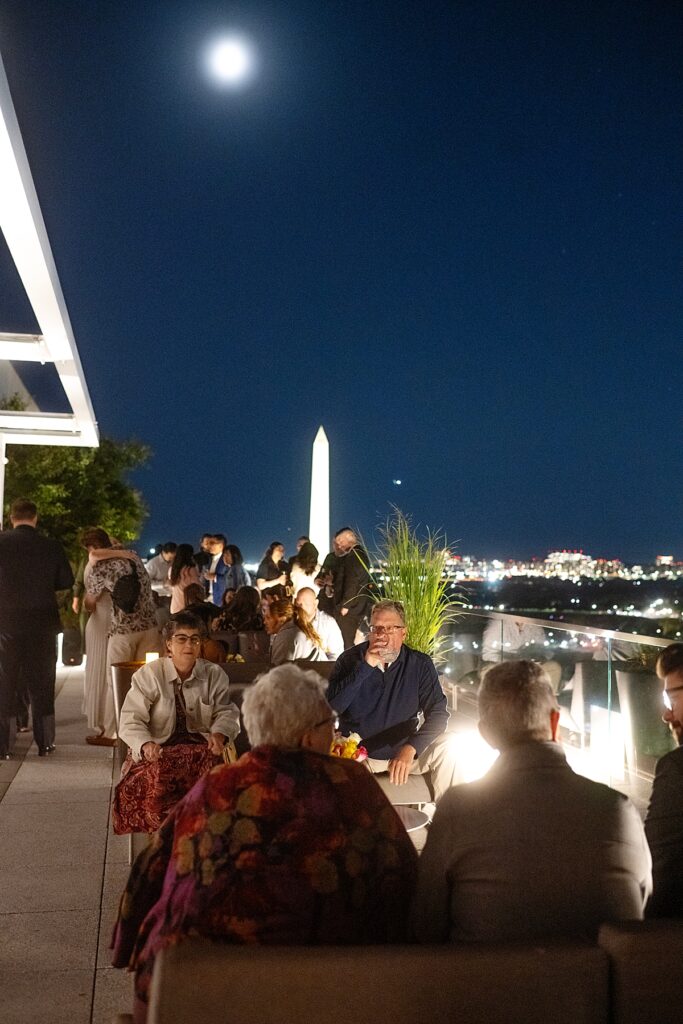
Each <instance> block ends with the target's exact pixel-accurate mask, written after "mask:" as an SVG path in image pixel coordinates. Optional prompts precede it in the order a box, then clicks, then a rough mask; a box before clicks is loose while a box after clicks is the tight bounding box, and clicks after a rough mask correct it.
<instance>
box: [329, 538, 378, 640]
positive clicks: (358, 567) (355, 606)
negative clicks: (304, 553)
mask: <svg viewBox="0 0 683 1024" xmlns="http://www.w3.org/2000/svg"><path fill="white" fill-rule="evenodd" d="M334 546H335V550H336V551H337V552H338V553H339V556H340V563H341V564H340V568H339V572H338V576H337V580H336V581H335V587H334V603H335V611H336V618H337V622H338V623H339V628H340V629H341V632H342V636H343V638H344V648H345V649H347V650H348V648H349V647H353V645H354V644H355V642H356V630H357V629H358V627H359V626H361V625H362V624H363V623H364V622H365V620H366V618H367V616H368V615H369V613H370V609H371V608H372V598H371V596H370V595H371V593H372V587H373V583H372V577H371V576H370V573H369V572H368V566H369V565H370V559H369V558H368V555H367V552H366V551H365V550H364V549H363V548H362V547H361V545H360V541H359V540H358V537H357V536H356V534H355V533H354V532H353V530H351V529H349V527H347V526H345V527H344V528H343V529H341V530H339V531H338V532H337V533H335V535H334Z"/></svg>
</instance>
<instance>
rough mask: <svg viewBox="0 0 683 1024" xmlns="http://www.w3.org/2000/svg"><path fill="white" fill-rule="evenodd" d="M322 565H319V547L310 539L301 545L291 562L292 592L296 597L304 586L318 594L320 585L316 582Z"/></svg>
mask: <svg viewBox="0 0 683 1024" xmlns="http://www.w3.org/2000/svg"><path fill="white" fill-rule="evenodd" d="M319 570H320V566H319V565H318V549H317V548H316V547H315V545H314V544H311V543H310V541H307V542H306V543H305V544H303V545H302V546H301V549H300V551H299V553H298V554H296V555H295V556H294V558H292V559H291V561H290V563H289V576H290V579H291V581H292V594H293V596H294V597H296V595H297V594H298V593H299V591H300V590H301V589H302V587H308V588H309V590H313V591H315V593H316V594H317V593H318V591H319V590H320V587H319V586H318V584H317V583H316V579H317V576H318V572H319Z"/></svg>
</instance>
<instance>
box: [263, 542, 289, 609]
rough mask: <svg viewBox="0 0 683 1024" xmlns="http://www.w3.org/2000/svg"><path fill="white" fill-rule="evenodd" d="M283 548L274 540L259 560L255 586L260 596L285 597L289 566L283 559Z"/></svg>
mask: <svg viewBox="0 0 683 1024" xmlns="http://www.w3.org/2000/svg"><path fill="white" fill-rule="evenodd" d="M284 554H285V548H284V544H281V543H280V541H279V540H274V541H273V543H272V544H271V545H269V547H268V548H267V550H266V553H265V555H264V556H263V558H262V559H261V564H260V565H259V567H258V569H257V570H256V586H257V587H258V589H259V590H260V591H261V593H262V594H264V593H266V592H268V595H269V596H270V597H273V596H274V597H286V596H287V582H288V576H287V574H288V571H289V566H288V565H287V562H286V561H285V559H284Z"/></svg>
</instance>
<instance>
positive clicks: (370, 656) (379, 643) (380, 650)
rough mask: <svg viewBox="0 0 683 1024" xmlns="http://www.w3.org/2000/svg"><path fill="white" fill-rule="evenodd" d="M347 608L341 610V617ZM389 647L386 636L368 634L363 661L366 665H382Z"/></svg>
mask: <svg viewBox="0 0 683 1024" xmlns="http://www.w3.org/2000/svg"><path fill="white" fill-rule="evenodd" d="M345 611H348V608H342V615H343V614H344V612H345ZM388 646H389V638H388V637H387V635H386V634H384V635H383V636H378V635H377V633H371V634H370V642H369V643H368V649H367V651H366V652H365V660H366V661H367V663H368V665H373V666H374V667H377V666H378V665H382V664H383V663H384V654H385V652H386V650H387V648H388Z"/></svg>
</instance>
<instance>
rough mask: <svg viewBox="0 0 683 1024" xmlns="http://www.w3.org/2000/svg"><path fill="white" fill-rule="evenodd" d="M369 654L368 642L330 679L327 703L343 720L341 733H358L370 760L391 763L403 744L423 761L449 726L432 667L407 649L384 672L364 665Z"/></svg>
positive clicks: (347, 656)
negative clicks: (429, 748) (420, 716)
mask: <svg viewBox="0 0 683 1024" xmlns="http://www.w3.org/2000/svg"><path fill="white" fill-rule="evenodd" d="M367 649H368V644H367V642H366V643H362V644H357V646H356V647H351V648H350V650H348V651H344V653H343V654H342V655H340V657H339V658H338V659H337V663H336V665H335V667H334V671H333V672H332V675H331V677H330V685H329V687H328V690H327V699H328V701H329V702H330V704H331V705H332V707H333V708H334V710H335V711H337V712H338V714H339V717H340V719H341V730H342V732H343V733H344V735H348V734H349V733H350V732H357V733H359V734H360V736H361V738H362V740H363V746H364V747H365V749H366V750H367V752H368V754H370V756H371V757H376V758H382V759H385V758H386V759H388V758H391V757H393V756H394V754H396V753H397V752H398V751H399V750H400V749H401V747H402V746H403V745H404V744H405V743H410V744H411V745H412V746H413V747H415V750H416V751H417V754H418V755H420V754H421V753H422V752H423V750H425V749H426V748H427V747H428V746H429V744H430V743H432V742H433V741H434V740H435V739H436V738H437V736H440V735H441V733H443V732H445V731H446V726H447V725H448V718H449V715H448V707H447V702H446V697H445V695H444V692H443V690H442V689H441V684H440V683H439V677H438V675H437V674H436V669H435V668H434V663H433V662H432V659H431V658H429V657H428V656H427V655H426V654H421V653H420V651H413V650H412V648H410V647H406V645H405V644H403V646H402V647H401V652H400V654H399V656H398V658H397V659H396V661H395V662H394V663H393V665H390V666H389V668H388V669H387V670H386V672H382V670H381V669H379V668H374V667H373V666H372V665H368V663H367V662H366V660H365V652H366V651H367ZM420 712H421V713H422V715H423V716H424V723H423V725H422V726H420V724H419V718H418V716H419V714H420Z"/></svg>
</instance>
